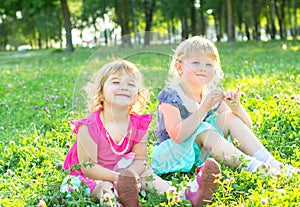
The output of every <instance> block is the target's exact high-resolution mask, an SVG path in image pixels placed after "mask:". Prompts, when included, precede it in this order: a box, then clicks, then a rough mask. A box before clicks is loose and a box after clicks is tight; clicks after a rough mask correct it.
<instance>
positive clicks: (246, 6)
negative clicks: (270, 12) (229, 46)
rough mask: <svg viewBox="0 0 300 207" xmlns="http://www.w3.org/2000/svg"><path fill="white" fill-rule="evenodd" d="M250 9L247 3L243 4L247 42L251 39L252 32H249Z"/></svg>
mask: <svg viewBox="0 0 300 207" xmlns="http://www.w3.org/2000/svg"><path fill="white" fill-rule="evenodd" d="M248 9H249V7H248V4H247V2H246V1H243V3H242V13H243V21H244V22H245V35H246V37H247V41H249V40H250V39H251V36H250V31H249V18H248V17H247V15H246V12H247V10H248Z"/></svg>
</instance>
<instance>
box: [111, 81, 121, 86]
mask: <svg viewBox="0 0 300 207" xmlns="http://www.w3.org/2000/svg"><path fill="white" fill-rule="evenodd" d="M112 83H113V84H114V85H117V84H119V83H120V82H119V81H113V82H112Z"/></svg>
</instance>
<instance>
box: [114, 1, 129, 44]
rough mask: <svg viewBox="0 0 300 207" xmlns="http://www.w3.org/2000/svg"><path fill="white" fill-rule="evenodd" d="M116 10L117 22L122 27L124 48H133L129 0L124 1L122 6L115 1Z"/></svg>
mask: <svg viewBox="0 0 300 207" xmlns="http://www.w3.org/2000/svg"><path fill="white" fill-rule="evenodd" d="M115 10H116V16H117V21H118V23H119V25H120V26H121V36H122V37H121V38H122V46H123V47H125V46H129V47H131V42H130V32H129V19H128V0H122V5H120V4H119V2H118V0H115Z"/></svg>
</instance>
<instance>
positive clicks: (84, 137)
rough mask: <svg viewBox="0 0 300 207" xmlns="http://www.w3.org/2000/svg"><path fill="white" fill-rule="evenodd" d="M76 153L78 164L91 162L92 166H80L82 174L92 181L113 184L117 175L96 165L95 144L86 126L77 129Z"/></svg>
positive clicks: (96, 151)
mask: <svg viewBox="0 0 300 207" xmlns="http://www.w3.org/2000/svg"><path fill="white" fill-rule="evenodd" d="M77 153H78V160H79V163H82V162H84V163H86V162H88V161H90V162H92V163H93V164H94V165H93V166H88V165H87V166H81V170H82V172H83V173H84V174H85V175H86V176H87V177H88V178H90V179H92V180H104V181H110V182H115V181H116V180H117V177H118V175H119V173H117V172H114V171H112V170H108V169H106V168H104V167H102V166H101V165H99V164H97V154H98V149H97V144H96V143H95V142H94V140H93V139H92V138H91V136H90V134H89V132H88V128H87V126H85V125H83V126H81V127H80V128H79V131H78V134H77Z"/></svg>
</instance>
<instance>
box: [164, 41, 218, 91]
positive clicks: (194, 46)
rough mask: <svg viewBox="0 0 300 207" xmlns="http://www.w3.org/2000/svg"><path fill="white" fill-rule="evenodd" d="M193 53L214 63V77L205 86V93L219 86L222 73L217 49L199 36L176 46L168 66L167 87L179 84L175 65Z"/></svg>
mask: <svg viewBox="0 0 300 207" xmlns="http://www.w3.org/2000/svg"><path fill="white" fill-rule="evenodd" d="M194 53H199V54H204V55H207V56H209V57H211V58H212V59H213V60H214V61H215V67H214V69H215V75H214V77H213V79H212V80H211V81H210V83H208V84H207V85H206V90H207V91H206V92H208V91H210V90H212V89H214V88H216V87H218V86H219V85H220V83H221V80H222V78H223V76H224V73H223V71H222V68H221V63H220V56H219V52H218V49H217V48H216V46H215V45H214V43H213V42H211V41H210V40H208V39H206V38H204V37H201V36H193V37H191V38H189V39H186V40H184V41H183V42H181V43H180V44H179V45H178V46H177V48H176V50H175V51H174V55H173V58H172V62H171V64H170V69H169V76H168V79H167V81H166V84H167V85H169V86H170V85H171V84H174V83H178V82H180V80H181V79H180V76H179V74H178V72H177V70H176V67H175V64H176V62H177V61H182V60H183V59H185V58H186V57H187V56H189V55H190V54H194Z"/></svg>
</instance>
